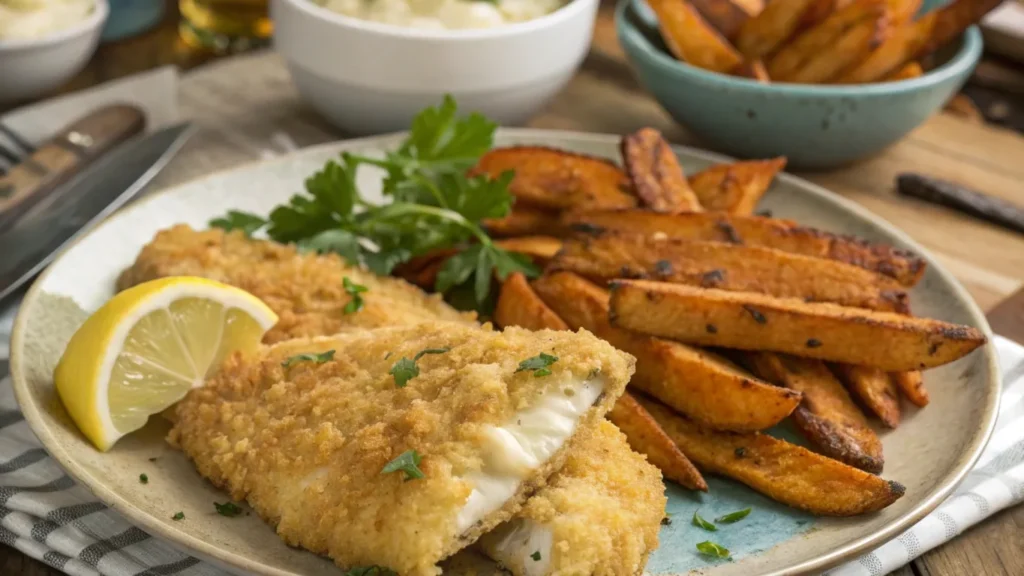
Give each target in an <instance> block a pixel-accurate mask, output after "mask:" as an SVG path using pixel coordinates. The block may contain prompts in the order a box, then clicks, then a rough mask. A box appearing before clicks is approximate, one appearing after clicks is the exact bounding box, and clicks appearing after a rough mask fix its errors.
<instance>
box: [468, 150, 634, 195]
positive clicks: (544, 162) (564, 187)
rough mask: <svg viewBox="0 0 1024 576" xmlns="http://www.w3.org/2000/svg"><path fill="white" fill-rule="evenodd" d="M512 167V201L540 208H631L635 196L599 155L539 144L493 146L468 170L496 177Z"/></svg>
mask: <svg viewBox="0 0 1024 576" xmlns="http://www.w3.org/2000/svg"><path fill="white" fill-rule="evenodd" d="M509 170H512V171H514V172H515V179H513V180H512V184H511V185H510V186H509V192H511V193H512V194H513V195H514V196H515V197H516V201H517V202H522V203H523V204H527V205H530V206H534V207H537V208H541V209H545V210H562V209H565V208H592V209H608V208H631V207H633V206H636V198H635V197H634V196H633V195H632V194H630V192H629V180H628V179H627V178H626V174H625V173H624V172H623V171H622V170H621V169H619V167H618V166H616V165H615V164H613V163H611V162H609V161H608V160H605V159H602V158H594V157H591V156H584V155H582V154H573V153H572V152H566V151H565V150H557V149H554V148H544V147H542V146H513V147H510V148H495V149H494V150H491V151H490V152H488V153H487V154H484V156H483V158H481V159H480V161H479V162H478V163H477V165H476V167H475V168H473V173H475V174H489V175H490V176H492V177H497V176H499V175H501V174H502V173H503V172H506V171H509Z"/></svg>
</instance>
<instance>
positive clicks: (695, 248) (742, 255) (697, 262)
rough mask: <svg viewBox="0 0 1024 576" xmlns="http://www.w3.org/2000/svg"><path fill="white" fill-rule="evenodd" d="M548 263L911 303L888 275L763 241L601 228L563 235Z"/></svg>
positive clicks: (598, 273)
mask: <svg viewBox="0 0 1024 576" xmlns="http://www.w3.org/2000/svg"><path fill="white" fill-rule="evenodd" d="M551 268H552V269H554V270H571V271H573V272H576V273H578V274H581V275H583V276H586V277H587V278H591V279H594V280H600V281H608V280H614V279H616V278H638V279H649V280H660V281H663V282H673V283H677V284H687V285H689V286H702V287H705V288H718V289H721V290H728V291H731V292H759V293H762V294H769V295H772V296H779V297H781V298H800V299H802V300H805V301H807V302H835V303H837V304H842V305H844V306H855V307H859V308H870V309H872V310H883V311H887V312H903V313H906V312H908V311H909V310H910V306H909V297H908V296H907V293H906V291H904V290H903V289H902V287H901V286H900V285H899V283H897V282H896V281H895V280H893V279H892V278H889V277H886V276H881V275H879V274H875V273H874V272H870V271H868V270H864V269H863V268H859V267H857V266H852V265H850V264H845V263H843V262H837V261H835V260H827V259H825V258H814V257H811V256H804V255H802V254H792V253H789V252H783V251H782V250H775V249H773V248H764V247H760V246H743V245H738V244H728V243H725V242H702V241H692V240H682V239H680V238H656V237H654V236H647V235H642V234H631V233H628V232H614V231H606V232H603V233H600V234H596V235H582V234H581V235H579V236H578V237H576V238H570V239H567V240H566V241H565V244H564V245H563V247H562V250H561V251H560V252H559V253H558V254H557V255H555V258H554V260H552V262H551Z"/></svg>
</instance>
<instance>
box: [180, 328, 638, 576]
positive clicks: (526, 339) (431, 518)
mask: <svg viewBox="0 0 1024 576" xmlns="http://www.w3.org/2000/svg"><path fill="white" fill-rule="evenodd" d="M445 347H448V348H450V350H449V351H447V352H445V353H442V354H430V355H426V356H423V357H422V358H421V359H420V360H419V361H418V366H419V369H420V374H419V375H418V376H416V377H414V378H413V379H411V380H410V381H409V382H408V385H407V386H405V387H404V388H398V387H397V386H396V385H395V381H394V378H393V376H391V375H389V374H388V371H389V370H390V368H391V367H392V366H393V365H394V364H395V362H396V361H397V359H399V358H403V357H405V358H412V357H413V356H414V355H415V354H416V353H417V352H419V351H421V350H424V349H427V348H445ZM326 350H335V355H334V359H333V360H330V361H328V362H325V363H323V364H315V363H312V362H300V363H297V364H295V365H293V366H291V367H290V368H287V369H286V368H284V367H283V366H282V361H283V360H285V359H286V358H289V357H291V356H293V355H295V354H299V353H306V352H323V351H326ZM540 352H547V353H551V354H554V355H556V356H557V357H558V361H557V362H555V363H554V364H553V365H552V366H551V369H552V374H551V375H550V376H546V377H540V378H538V377H535V376H534V375H533V374H532V373H531V372H528V371H523V372H516V368H517V366H518V363H519V362H520V361H521V360H524V359H526V358H529V357H532V356H536V355H537V354H539V353H540ZM595 370H599V371H600V374H601V375H602V376H603V377H604V378H605V381H606V384H605V388H604V393H603V394H602V396H601V398H600V399H599V401H598V403H597V404H596V405H595V407H594V408H592V409H591V410H589V411H588V412H587V414H586V415H585V416H584V417H583V418H582V419H581V420H580V422H579V423H578V425H577V427H576V433H575V434H574V439H573V440H572V441H570V442H569V443H567V445H566V446H564V447H563V448H562V450H560V451H559V452H558V453H556V455H555V457H553V458H551V459H550V460H549V461H548V462H547V463H546V464H544V465H543V466H542V467H541V468H539V469H537V470H535V471H534V472H533V474H532V476H531V477H529V478H527V479H526V480H525V481H524V482H523V484H522V485H521V487H520V490H519V493H518V494H517V495H516V496H515V497H514V498H512V499H511V500H509V501H508V502H507V503H506V505H505V506H504V508H502V509H501V510H499V511H497V512H495V513H492V514H490V515H489V516H487V517H485V518H484V519H483V520H481V521H480V522H478V523H477V524H476V525H475V526H474V527H472V528H470V530H469V531H467V532H466V533H464V534H461V535H459V534H456V515H457V513H458V511H459V510H460V509H461V508H462V506H463V505H464V504H465V502H466V499H467V497H468V496H469V493H470V485H469V484H468V483H467V482H466V481H464V480H461V479H460V477H461V476H463V475H464V474H466V473H469V472H473V471H477V470H479V469H480V467H481V465H482V460H481V457H482V451H483V446H482V443H481V440H480V436H479V434H480V432H481V430H482V427H483V426H484V425H486V424H493V425H502V424H503V423H504V422H507V421H509V420H510V419H511V418H512V417H513V416H514V415H515V413H516V412H518V411H521V410H523V409H527V408H529V407H530V406H531V405H532V404H533V403H534V402H536V399H537V398H538V397H539V396H540V395H541V394H543V393H545V392H548V391H552V390H558V389H559V387H560V386H562V385H563V384H564V383H565V382H568V381H570V380H571V379H587V378H589V377H590V376H591V375H592V374H593V373H594V371H595ZM632 371H633V359H632V357H630V356H628V355H626V354H624V353H622V352H618V351H617V350H615V349H614V348H612V347H611V346H610V345H609V344H607V343H605V342H602V341H600V340H598V339H597V338H595V337H594V336H593V335H591V334H589V333H587V332H583V331H581V332H578V333H571V332H555V331H542V332H530V331H527V330H523V329H518V328H509V329H506V330H505V331H504V332H493V331H488V330H481V329H477V328H473V327H468V326H465V325H462V324H457V323H450V322H435V323H430V324H421V325H417V326H403V327H395V328H380V329H377V330H370V331H366V330H353V331H350V332H348V333H346V334H342V335H338V336H334V337H330V338H318V339H312V340H293V341H289V342H285V343H281V344H278V345H275V346H273V347H270V348H267V349H265V350H263V351H262V352H261V353H260V355H259V356H258V357H256V358H252V359H243V358H240V357H238V356H235V357H233V358H231V359H230V360H229V361H228V362H227V363H226V364H225V366H224V367H223V368H222V370H221V371H220V372H219V373H218V374H217V375H216V376H215V377H214V378H212V379H211V380H210V381H208V382H207V384H206V386H204V387H202V388H198V389H195V390H193V391H191V392H190V393H189V394H188V396H187V397H186V398H185V399H184V400H182V401H181V402H180V403H179V404H178V409H177V417H178V421H177V422H176V424H175V426H174V428H173V429H172V430H171V433H170V437H169V439H170V440H171V442H172V443H176V444H177V445H179V446H180V447H181V449H182V450H183V451H184V452H185V453H186V454H187V455H188V456H189V457H190V458H191V459H192V460H193V461H194V462H195V464H196V467H197V469H198V470H199V472H200V473H201V474H202V475H203V476H205V477H206V478H208V479H209V480H210V481H211V482H213V483H214V484H215V485H217V486H220V487H223V488H225V489H227V490H228V491H229V492H230V493H231V496H232V498H234V499H237V500H242V499H245V500H247V501H248V502H249V504H250V505H252V507H253V508H254V509H255V510H256V511H257V512H258V513H259V514H260V515H261V516H262V517H263V518H264V519H266V520H267V521H268V522H270V523H271V524H273V525H275V526H276V527H277V532H278V534H280V536H281V537H282V538H283V539H284V540H285V541H286V542H287V543H288V544H290V545H293V546H302V547H304V548H306V549H308V550H311V551H313V552H316V553H319V554H326V555H328V556H330V557H331V558H333V559H334V560H335V562H337V563H338V565H340V566H348V567H351V566H356V565H373V564H378V565H382V566H388V567H390V568H392V569H394V570H396V571H398V572H399V573H401V574H414V575H420V574H435V573H436V568H435V567H434V565H435V564H436V563H437V562H438V561H439V560H441V559H442V558H444V557H446V556H448V555H450V554H452V553H454V552H455V551H456V550H458V549H460V548H462V547H464V546H466V545H468V544H469V543H471V542H473V541H474V540H476V538H478V537H479V536H480V535H481V534H482V533H484V532H486V531H487V530H489V529H490V528H492V527H493V526H495V525H496V524H498V523H499V522H501V521H504V520H507V519H508V518H509V517H510V516H511V515H512V514H513V513H515V512H516V511H517V510H518V508H519V506H520V504H521V502H522V501H523V500H524V499H525V496H526V495H527V494H528V493H530V492H531V491H532V490H534V489H536V488H537V487H539V486H541V485H543V484H544V482H545V480H546V478H548V477H549V476H550V475H551V474H552V473H553V472H554V471H555V470H558V469H559V468H560V467H561V465H562V463H563V461H564V457H565V455H566V453H567V452H568V451H569V450H571V449H572V448H573V445H574V443H575V442H577V441H581V439H582V438H585V437H586V436H588V435H589V434H590V433H591V431H592V430H593V428H594V427H595V426H596V423H597V422H598V421H599V420H600V419H601V417H602V416H603V415H604V414H605V413H606V412H607V411H608V409H609V408H610V407H611V405H612V404H613V403H614V401H615V400H616V399H617V398H618V397H619V396H620V395H621V394H622V391H623V389H624V387H625V385H626V382H628V380H629V377H630V375H631V374H632ZM412 449H415V450H417V451H418V452H419V453H421V454H422V455H423V459H422V462H421V464H420V468H421V469H422V470H423V472H424V474H425V478H422V479H418V480H415V481H409V482H404V481H403V480H402V474H400V473H394V474H385V475H382V474H381V470H382V468H383V467H384V465H385V464H387V463H388V462H389V461H391V460H392V459H394V458H395V457H397V456H398V455H399V454H401V453H403V452H405V451H407V450H412Z"/></svg>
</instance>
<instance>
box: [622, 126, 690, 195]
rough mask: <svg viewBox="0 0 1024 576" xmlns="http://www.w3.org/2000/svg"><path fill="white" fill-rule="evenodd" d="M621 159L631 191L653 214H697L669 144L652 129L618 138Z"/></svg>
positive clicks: (688, 185) (684, 178)
mask: <svg viewBox="0 0 1024 576" xmlns="http://www.w3.org/2000/svg"><path fill="white" fill-rule="evenodd" d="M621 149H622V160H623V164H624V165H625V167H626V174H628V175H629V179H630V180H631V181H632V182H633V192H634V193H635V194H636V195H637V197H638V198H640V201H641V202H643V203H644V205H645V206H647V207H648V208H650V209H651V210H654V211H656V212H685V211H690V212H700V211H701V210H702V208H701V206H700V202H699V201H698V200H697V196H696V195H695V194H694V193H693V190H691V189H690V183H689V182H687V180H686V175H685V174H683V167H682V166H680V165H679V159H678V158H676V153H675V152H673V151H672V145H670V144H669V143H668V142H666V141H665V139H664V138H662V136H661V133H660V132H658V131H657V130H655V129H654V128H643V129H640V130H637V131H636V132H634V133H632V134H627V135H626V136H623V137H622V144H621Z"/></svg>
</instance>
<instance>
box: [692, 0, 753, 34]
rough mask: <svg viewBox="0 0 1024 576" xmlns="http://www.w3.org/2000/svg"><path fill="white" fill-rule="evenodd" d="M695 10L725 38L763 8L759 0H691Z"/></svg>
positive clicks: (734, 32)
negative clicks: (752, 0)
mask: <svg viewBox="0 0 1024 576" xmlns="http://www.w3.org/2000/svg"><path fill="white" fill-rule="evenodd" d="M692 2H693V7H694V8H696V9H697V12H699V13H700V15H701V16H703V17H704V19H705V20H707V21H708V24H711V26H712V27H714V29H715V30H718V31H719V32H720V33H721V34H722V36H724V37H725V38H732V37H734V36H735V35H736V32H737V31H738V30H739V29H740V26H741V25H742V24H743V23H744V22H746V21H747V20H749V19H750V17H751V16H753V15H755V14H757V13H758V12H760V11H761V9H762V8H763V4H762V3H761V2H760V0H757V1H754V2H751V1H749V0H744V1H739V0H692Z"/></svg>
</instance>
